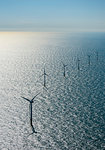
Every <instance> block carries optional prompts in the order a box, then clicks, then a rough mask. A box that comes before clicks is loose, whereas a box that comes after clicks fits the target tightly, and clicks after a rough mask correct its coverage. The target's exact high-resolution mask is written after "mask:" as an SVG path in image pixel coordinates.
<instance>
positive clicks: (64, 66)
mask: <svg viewBox="0 0 105 150" xmlns="http://www.w3.org/2000/svg"><path fill="white" fill-rule="evenodd" d="M66 67H67V65H65V64H64V63H63V69H64V71H63V76H64V77H65V74H66V73H65V72H66V71H65V68H66Z"/></svg>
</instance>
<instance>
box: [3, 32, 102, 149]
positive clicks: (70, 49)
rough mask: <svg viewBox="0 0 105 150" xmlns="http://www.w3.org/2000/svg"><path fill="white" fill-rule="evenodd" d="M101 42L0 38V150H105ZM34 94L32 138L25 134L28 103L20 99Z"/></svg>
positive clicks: (97, 37) (93, 37) (42, 36)
mask: <svg viewBox="0 0 105 150" xmlns="http://www.w3.org/2000/svg"><path fill="white" fill-rule="evenodd" d="M104 39H105V36H104V35H103V34H102V33H94V34H92V33H90V34H89V33H87V34H83V33H82V34H79V33H78V34H73V33H72V34H63V33H0V148H1V149H3V148H5V149H6V148H7V149H9V150H14V149H16V150H17V149H20V150H29V149H43V150H44V149H48V150H50V149H51V150H76V149H77V150H80V149H85V150H90V149H94V150H96V149H99V150H100V149H102V150H104V149H105V117H104V116H105V111H104V110H105V103H104V94H105V93H104V90H105V74H104V65H105V44H104ZM97 52H98V60H97ZM88 55H90V66H89V65H88ZM78 59H79V60H80V62H79V70H78V63H77V60H78ZM62 63H65V64H67V67H66V70H65V78H64V76H63V73H64V72H63V64H62ZM44 67H45V69H46V73H47V74H48V76H47V77H46V85H47V89H43V76H41V75H42V74H43V69H44ZM39 91H40V92H41V94H40V95H39V96H38V97H37V98H36V99H35V102H34V103H33V125H34V128H35V131H37V134H31V133H32V130H31V127H30V120H29V103H28V102H27V101H24V99H22V98H21V96H24V97H27V98H29V99H31V98H32V97H34V96H35V95H36V94H37V93H38V92H39Z"/></svg>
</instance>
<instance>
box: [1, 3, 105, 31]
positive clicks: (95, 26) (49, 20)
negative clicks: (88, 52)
mask: <svg viewBox="0 0 105 150" xmlns="http://www.w3.org/2000/svg"><path fill="white" fill-rule="evenodd" d="M0 31H41V32H42V31H43V32H45V31H49V32H52V31H58V32H59V31H60V32H61V31H67V32H68V31H86V32H105V0H0Z"/></svg>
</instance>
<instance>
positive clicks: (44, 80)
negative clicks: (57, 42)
mask: <svg viewBox="0 0 105 150" xmlns="http://www.w3.org/2000/svg"><path fill="white" fill-rule="evenodd" d="M42 76H43V77H44V78H43V86H44V87H45V88H46V76H48V74H46V71H45V68H44V72H43V74H42V75H41V77H42Z"/></svg>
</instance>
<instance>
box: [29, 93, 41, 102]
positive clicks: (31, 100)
mask: <svg viewBox="0 0 105 150" xmlns="http://www.w3.org/2000/svg"><path fill="white" fill-rule="evenodd" d="M40 93H41V92H39V93H38V94H36V95H35V96H34V97H33V99H32V100H31V101H33V100H34V98H35V97H37V96H38V95H39V94H40Z"/></svg>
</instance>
